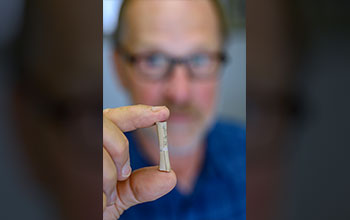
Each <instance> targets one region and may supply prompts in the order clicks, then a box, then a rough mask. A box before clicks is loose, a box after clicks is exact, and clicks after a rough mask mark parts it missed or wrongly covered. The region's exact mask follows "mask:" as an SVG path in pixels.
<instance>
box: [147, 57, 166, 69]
mask: <svg viewBox="0 0 350 220" xmlns="http://www.w3.org/2000/svg"><path fill="white" fill-rule="evenodd" d="M145 61H146V63H147V65H148V66H150V67H159V66H163V65H166V63H167V59H166V58H165V56H164V55H161V54H152V55H150V56H148V57H146V59H145Z"/></svg>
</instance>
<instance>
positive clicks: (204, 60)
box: [118, 48, 226, 81]
mask: <svg viewBox="0 0 350 220" xmlns="http://www.w3.org/2000/svg"><path fill="white" fill-rule="evenodd" d="M118 51H119V52H120V53H121V54H122V55H123V57H124V58H125V59H126V61H128V62H129V63H131V64H133V65H134V67H135V68H136V73H137V74H138V75H139V76H140V77H142V78H144V79H145V80H151V81H159V80H164V79H166V78H168V77H169V76H170V75H171V73H172V72H173V69H174V67H175V66H176V65H180V64H184V65H185V66H186V67H187V70H188V73H189V75H190V77H191V78H192V79H198V80H207V79H213V78H216V77H217V76H218V75H219V68H220V64H221V63H223V62H225V61H226V56H225V54H224V53H222V52H218V53H208V52H201V53H194V54H192V55H190V56H188V57H184V58H179V57H171V56H168V55H166V54H164V53H160V52H148V53H142V54H131V53H128V52H126V51H125V50H123V49H120V48H119V49H118Z"/></svg>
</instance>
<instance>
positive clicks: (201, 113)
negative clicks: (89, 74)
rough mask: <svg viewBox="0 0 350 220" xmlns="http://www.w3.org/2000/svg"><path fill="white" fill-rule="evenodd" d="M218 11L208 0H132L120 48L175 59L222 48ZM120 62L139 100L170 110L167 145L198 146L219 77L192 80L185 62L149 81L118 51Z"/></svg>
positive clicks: (209, 117)
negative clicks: (159, 78)
mask: <svg viewBox="0 0 350 220" xmlns="http://www.w3.org/2000/svg"><path fill="white" fill-rule="evenodd" d="M215 13H216V12H215V10H214V8H213V6H212V4H211V3H210V1H199V0H198V1H174V0H165V1H164V0H162V1H160V0H148V1H143V0H135V1H132V3H130V5H129V8H128V9H127V11H126V14H125V15H126V17H125V21H126V25H125V29H124V30H123V35H122V46H123V47H124V48H125V49H126V50H127V51H129V52H130V53H132V54H149V53H154V52H156V53H162V54H165V55H167V56H171V57H177V58H183V57H188V56H191V55H193V54H197V53H206V52H208V53H216V52H219V51H220V49H221V36H220V32H219V24H218V19H217V15H216V14H215ZM116 62H117V67H118V73H119V75H120V77H121V80H122V82H123V84H124V86H125V87H126V89H127V90H128V91H129V92H130V94H131V97H132V100H133V102H134V103H135V104H146V105H152V106H156V105H165V106H167V107H168V108H169V109H170V118H169V120H168V138H169V144H170V145H171V146H176V147H177V148H178V149H185V147H188V146H193V145H195V144H198V141H200V139H201V137H202V135H203V134H204V132H205V131H206V129H207V128H208V126H209V125H210V123H211V121H212V118H213V115H214V111H215V104H216V90H217V86H218V82H217V79H216V78H210V79H205V80H196V79H193V78H191V77H190V74H189V69H188V68H187V67H186V65H183V64H178V65H175V66H174V68H173V69H172V71H171V74H170V76H169V77H168V78H165V79H163V80H159V81H149V80H145V79H144V78H142V77H140V75H139V74H138V73H137V71H138V70H137V69H136V68H135V66H134V65H132V64H130V63H128V62H126V61H125V60H123V59H122V58H121V57H120V56H118V55H117V56H116ZM216 71H219V69H217V70H216Z"/></svg>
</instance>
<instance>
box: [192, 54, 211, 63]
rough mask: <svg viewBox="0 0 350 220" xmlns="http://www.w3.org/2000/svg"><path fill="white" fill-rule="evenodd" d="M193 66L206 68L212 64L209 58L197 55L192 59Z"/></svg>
mask: <svg viewBox="0 0 350 220" xmlns="http://www.w3.org/2000/svg"><path fill="white" fill-rule="evenodd" d="M190 62H191V64H192V66H205V65H207V64H208V63H209V62H210V59H209V56H208V55H205V54H197V55H194V56H192V57H191V60H190Z"/></svg>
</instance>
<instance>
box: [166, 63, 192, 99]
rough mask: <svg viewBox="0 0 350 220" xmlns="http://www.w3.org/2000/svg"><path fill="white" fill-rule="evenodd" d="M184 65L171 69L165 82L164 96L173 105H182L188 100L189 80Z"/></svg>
mask: <svg viewBox="0 0 350 220" xmlns="http://www.w3.org/2000/svg"><path fill="white" fill-rule="evenodd" d="M188 71H189V70H188V68H187V67H186V65H184V64H177V65H175V66H174V68H173V69H172V72H171V74H170V77H169V79H168V81H167V88H166V95H167V96H168V98H169V99H170V100H171V101H173V102H175V103H178V104H180V103H184V102H186V101H188V99H189V98H190V86H191V78H190V75H189V72H188Z"/></svg>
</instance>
